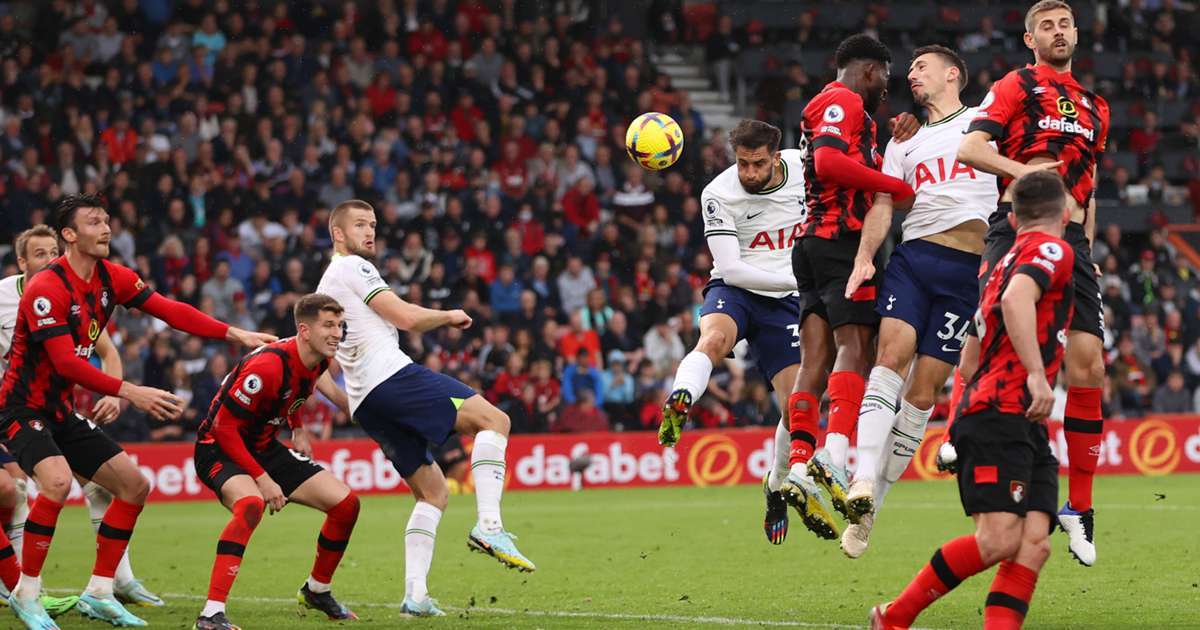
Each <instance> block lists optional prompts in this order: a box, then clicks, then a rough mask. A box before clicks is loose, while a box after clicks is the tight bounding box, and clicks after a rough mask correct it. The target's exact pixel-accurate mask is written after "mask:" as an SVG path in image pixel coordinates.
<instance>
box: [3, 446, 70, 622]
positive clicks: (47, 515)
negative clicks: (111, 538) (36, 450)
mask: <svg viewBox="0 0 1200 630" xmlns="http://www.w3.org/2000/svg"><path fill="white" fill-rule="evenodd" d="M33 479H34V481H36V482H37V485H38V497H37V499H36V500H35V501H34V503H33V507H32V508H30V510H29V518H28V519H27V520H26V522H25V536H26V538H28V541H27V542H29V543H30V544H28V545H25V546H24V548H23V550H22V554H21V578H20V580H19V581H18V582H17V586H16V588H14V589H12V591H13V592H12V596H11V597H10V598H9V600H8V601H9V605H10V606H11V607H12V609H13V613H14V614H16V615H17V618H19V619H20V620H21V622H22V623H24V624H25V625H26V627H28V628H41V629H51V628H57V627H58V626H57V625H56V624H55V623H54V622H53V621H52V620H51V619H50V617H49V616H48V615H47V614H46V610H45V608H44V607H43V606H42V603H41V601H39V599H40V595H41V592H42V566H43V565H44V564H45V563H46V556H47V554H49V552H50V544H51V541H52V540H53V538H54V528H55V526H56V525H57V524H58V514H59V512H61V511H62V508H63V502H64V501H66V500H67V494H68V493H70V491H71V481H72V476H71V467H70V466H68V465H67V459H66V458H65V457H63V456H62V455H54V456H51V457H47V458H45V459H43V460H41V461H39V462H37V463H36V464H35V465H34V467H33Z"/></svg>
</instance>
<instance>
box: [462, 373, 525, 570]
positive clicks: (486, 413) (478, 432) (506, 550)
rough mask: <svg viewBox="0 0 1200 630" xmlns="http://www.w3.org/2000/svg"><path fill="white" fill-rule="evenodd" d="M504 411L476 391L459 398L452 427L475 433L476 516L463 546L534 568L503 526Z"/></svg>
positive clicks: (506, 562) (516, 566)
mask: <svg viewBox="0 0 1200 630" xmlns="http://www.w3.org/2000/svg"><path fill="white" fill-rule="evenodd" d="M511 426H512V425H511V422H510V421H509V419H508V414H506V413H504V412H503V411H500V410H499V409H497V408H496V406H495V405H493V404H492V403H490V402H488V401H487V399H485V398H484V397H483V396H480V395H479V394H476V395H474V396H471V397H470V398H468V399H466V400H464V401H462V403H461V404H460V406H459V408H458V417H457V418H456V419H455V421H454V430H455V431H457V432H458V434H459V435H473V436H475V443H474V444H473V445H472V447H471V477H472V478H473V479H474V481H475V507H476V511H477V512H478V515H479V520H478V522H476V524H475V527H474V528H472V529H471V533H470V535H469V536H468V537H467V546H468V547H470V548H471V549H472V550H474V551H479V552H482V553H486V554H488V555H490V556H492V557H494V558H496V559H497V560H499V561H500V563H501V564H503V565H505V566H507V567H509V568H510V569H518V570H520V571H534V570H536V569H537V566H535V565H534V564H533V562H532V561H530V560H529V558H526V557H525V555H524V554H522V553H521V551H520V550H518V549H517V545H516V542H515V541H516V539H517V537H516V536H515V535H513V534H512V533H510V532H507V531H505V530H504V522H503V520H502V519H501V518H500V499H501V496H502V495H503V493H504V471H505V468H506V465H505V460H504V452H505V449H506V448H507V447H508V432H509V429H510V427H511Z"/></svg>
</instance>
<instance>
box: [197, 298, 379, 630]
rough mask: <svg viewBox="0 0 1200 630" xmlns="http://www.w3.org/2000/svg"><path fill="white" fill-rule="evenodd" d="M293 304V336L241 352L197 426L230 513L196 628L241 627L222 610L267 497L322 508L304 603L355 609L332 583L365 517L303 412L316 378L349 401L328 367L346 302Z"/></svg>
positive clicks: (338, 613)
mask: <svg viewBox="0 0 1200 630" xmlns="http://www.w3.org/2000/svg"><path fill="white" fill-rule="evenodd" d="M293 314H294V317H295V319H296V336H295V337H291V338H288V339H281V340H279V341H276V342H274V343H271V344H267V345H265V346H263V347H261V348H258V349H257V350H255V351H253V352H251V353H250V354H248V355H246V356H245V357H243V358H242V360H241V361H240V362H238V364H237V365H236V366H234V368H233V370H231V371H230V372H229V374H228V375H226V377H225V379H224V380H223V381H222V382H221V389H220V391H219V392H218V393H217V396H216V398H214V399H213V402H212V405H211V406H210V407H209V409H208V416H207V417H206V418H205V419H204V422H203V423H202V424H201V425H200V429H199V431H197V432H196V459H195V461H196V473H197V474H198V475H199V476H200V480H201V481H203V482H204V485H206V486H208V487H209V488H211V489H212V491H213V492H215V493H217V498H218V499H220V501H221V504H222V505H224V506H225V507H226V508H227V509H229V511H230V512H232V513H233V516H232V518H230V519H229V523H228V524H226V525H225V529H224V530H222V531H221V538H220V540H219V541H218V542H217V559H216V561H215V562H214V563H213V570H212V578H211V580H210V581H209V585H208V602H207V603H206V604H205V606H204V610H203V611H202V612H201V613H200V617H199V618H198V619H196V624H195V626H193V627H194V628H195V630H237V626H235V625H233V624H232V623H230V621H229V619H228V618H227V617H226V616H225V600H226V599H228V598H229V589H230V588H231V587H232V586H233V580H234V579H235V578H236V577H237V574H238V568H239V567H240V566H241V564H242V555H243V554H244V553H245V551H246V544H247V543H249V542H250V536H251V535H252V534H253V533H254V528H255V527H257V526H258V523H259V521H260V520H261V519H262V515H263V510H264V509H265V508H267V507H269V508H270V509H271V513H272V514H274V513H275V512H278V511H279V510H282V509H283V507H284V505H285V504H287V503H299V504H300V505H307V506H309V507H312V508H315V509H317V510H320V511H322V512H324V513H325V524H324V525H322V526H321V534H320V536H318V537H317V559H316V561H315V562H314V563H313V569H312V574H311V575H310V576H309V578H308V581H307V582H305V583H304V584H303V585H301V587H300V591H299V593H298V594H297V598H298V599H299V601H300V603H301V605H303V606H305V607H307V608H311V609H315V610H319V611H321V612H323V613H325V614H326V615H328V616H329V618H330V619H358V616H357V615H355V614H354V613H353V612H351V611H350V610H349V609H348V608H346V607H345V606H343V605H341V604H340V603H338V601H337V600H336V599H334V597H333V592H332V591H331V590H330V586H329V583H330V582H331V581H332V580H333V572H334V570H335V569H337V565H338V563H339V562H341V559H342V554H344V553H345V551H346V545H347V543H349V542H350V534H351V532H352V531H354V523H355V522H356V521H357V520H358V509H359V504H358V496H356V495H355V494H354V493H353V492H351V490H350V488H349V487H347V486H346V484H344V483H342V482H341V481H340V480H339V479H338V478H337V477H334V476H333V475H332V474H331V473H330V472H329V471H327V470H325V469H324V468H321V467H320V466H318V465H317V464H315V463H313V461H312V460H311V459H309V458H310V457H311V456H312V446H311V445H310V444H309V441H308V433H306V432H305V430H304V427H303V426H301V424H300V421H299V418H298V417H297V415H296V411H297V410H299V409H300V407H301V405H303V404H304V401H305V399H307V398H308V397H309V396H311V395H312V392H313V386H314V385H315V386H316V387H317V388H319V389H320V390H321V393H322V394H324V395H325V396H326V398H329V399H330V400H332V401H334V402H335V403H337V404H338V405H339V406H341V407H343V408H345V407H346V406H347V403H346V394H345V392H343V391H342V390H340V389H338V387H337V385H335V384H334V383H333V379H331V378H330V377H329V374H328V372H326V369H327V368H328V367H329V361H330V359H332V358H333V356H334V354H335V353H336V352H337V346H338V342H340V341H341V339H342V307H341V306H340V305H338V303H337V302H336V301H334V299H333V298H331V297H329V296H327V295H321V294H319V293H311V294H309V295H306V296H304V297H302V298H300V299H299V300H298V301H297V302H296V306H295V308H294V309H293ZM283 424H287V425H288V427H289V428H290V429H291V430H292V448H290V449H289V448H287V447H286V446H284V445H283V444H282V443H280V442H279V440H278V439H276V436H277V435H278V433H279V427H280V425H283Z"/></svg>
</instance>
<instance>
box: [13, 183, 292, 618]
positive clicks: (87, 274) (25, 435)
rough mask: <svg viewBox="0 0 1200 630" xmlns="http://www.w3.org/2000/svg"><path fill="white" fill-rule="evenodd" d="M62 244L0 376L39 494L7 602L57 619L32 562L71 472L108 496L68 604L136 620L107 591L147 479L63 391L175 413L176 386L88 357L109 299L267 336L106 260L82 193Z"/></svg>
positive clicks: (214, 329) (233, 332)
mask: <svg viewBox="0 0 1200 630" xmlns="http://www.w3.org/2000/svg"><path fill="white" fill-rule="evenodd" d="M55 221H56V227H57V231H58V236H59V238H60V239H61V240H62V241H63V242H64V243H66V250H67V253H66V254H65V255H64V256H60V257H59V258H57V259H55V260H54V261H52V262H51V263H50V264H49V265H48V266H47V267H46V269H44V270H43V272H42V273H39V274H37V275H35V276H33V277H32V278H31V279H30V280H29V282H28V283H27V284H26V285H25V293H24V295H23V296H22V297H21V303H20V307H19V312H18V315H17V326H16V330H15V332H14V334H13V342H12V349H11V350H10V351H9V355H8V360H9V367H8V371H7V372H5V374H4V381H3V384H0V440H3V442H4V445H5V446H6V447H7V448H8V450H9V452H11V453H12V455H13V457H15V458H16V460H17V462H18V463H19V464H20V465H21V468H22V469H23V470H24V471H25V472H26V474H28V475H29V476H30V477H32V478H33V479H34V481H36V482H37V485H38V489H39V491H40V492H39V494H38V497H37V500H36V501H35V502H34V503H33V506H32V507H31V508H30V511H29V517H28V519H27V520H26V522H25V539H26V542H27V543H29V544H26V545H25V546H24V549H23V550H22V562H21V579H20V582H19V583H18V585H17V587H16V589H14V591H13V594H12V597H10V598H9V603H10V605H11V607H12V609H13V612H14V613H16V615H17V617H18V618H20V619H21V621H22V622H23V623H25V625H26V626H28V627H30V628H39V629H47V628H56V627H57V626H56V625H55V624H54V622H53V621H51V620H50V619H49V618H48V617H47V615H46V612H45V610H43V608H42V605H41V604H40V602H39V601H38V595H39V593H40V592H41V571H42V565H43V564H44V562H45V559H46V555H47V554H48V553H49V550H50V544H51V540H52V538H53V536H54V526H55V524H56V523H57V521H58V513H59V511H61V510H62V507H63V501H64V500H66V498H67V493H68V492H69V491H70V488H71V482H72V474H75V475H78V476H79V477H80V478H82V479H85V480H88V481H95V482H96V483H97V484H99V485H100V486H101V487H103V488H105V489H107V490H109V491H110V492H112V494H113V495H114V498H113V502H112V505H111V506H109V508H108V510H107V511H106V512H105V514H104V518H103V520H102V522H101V523H100V527H99V530H98V533H97V536H96V542H97V551H96V564H95V566H94V568H93V570H92V578H91V581H90V582H89V583H88V586H87V589H86V590H85V591H84V593H83V594H82V595H81V596H80V598H79V603H78V604H77V605H76V607H77V608H78V609H79V610H80V612H82V613H83V614H84V615H87V616H89V617H92V618H95V619H99V620H102V621H107V622H109V623H112V624H113V625H119V626H135V625H136V626H140V625H145V623H146V622H145V621H143V620H141V619H139V618H138V617H136V616H134V615H133V614H131V613H130V612H129V611H127V610H125V607H124V606H122V605H121V603H120V602H118V601H117V599H116V598H115V597H114V596H113V576H114V574H115V572H116V568H117V564H118V563H119V562H120V559H121V555H122V554H123V553H124V552H125V548H126V546H127V545H128V544H129V539H130V537H131V536H132V534H133V528H134V524H135V523H136V522H137V517H138V514H140V513H141V510H142V506H143V504H144V503H145V501H146V494H147V492H148V491H149V485H148V484H147V482H146V479H145V477H143V476H142V474H141V472H139V471H138V469H137V467H136V466H135V465H134V463H133V460H131V459H130V458H129V456H128V455H126V454H125V451H124V450H122V449H121V447H120V445H118V444H117V443H116V442H114V441H113V440H112V439H111V438H109V437H108V436H107V435H105V434H104V432H103V431H101V430H100V429H99V428H98V427H96V425H95V424H94V423H93V422H92V421H91V420H88V419H86V418H84V417H83V416H81V415H79V414H78V413H77V412H76V411H75V410H74V409H72V408H71V391H72V389H73V388H74V386H75V385H77V384H78V385H82V386H83V387H86V388H88V389H90V390H92V391H95V392H97V393H100V394H103V395H107V396H120V397H121V398H124V399H126V400H128V401H130V402H131V403H133V404H134V406H136V407H138V408H139V409H142V410H144V411H146V412H147V413H149V414H151V415H152V416H154V417H157V418H171V417H174V416H176V415H178V414H179V413H180V411H182V408H181V401H180V400H179V399H178V397H176V396H175V395H174V394H172V393H170V392H166V391H162V390H158V389H154V388H151V387H144V386H140V385H134V384H133V383H129V382H125V381H121V380H120V379H118V378H115V377H113V376H110V375H108V374H105V373H103V372H101V371H100V370H98V369H96V368H95V367H92V365H91V364H89V363H88V362H87V361H86V360H85V359H86V358H87V357H90V356H91V355H92V353H93V352H95V348H96V340H97V339H98V338H99V336H100V331H101V330H103V329H104V327H105V326H106V325H107V324H108V321H109V318H110V317H111V315H112V310H113V309H114V308H116V305H117V304H122V305H125V306H126V307H128V308H139V309H141V310H143V311H145V312H147V313H149V314H151V315H154V316H155V317H158V318H160V319H162V320H163V321H164V322H166V323H167V324H168V325H169V326H171V327H173V328H177V329H178V330H182V331H184V332H188V333H191V334H195V335H200V336H203V337H208V338H214V339H228V340H230V341H236V342H239V343H242V344H245V345H249V346H258V345H261V344H263V343H265V342H268V341H273V340H274V339H275V338H274V337H272V336H270V335H263V334H260V333H252V332H247V331H244V330H241V329H238V328H233V327H231V326H229V325H227V324H223V323H221V322H218V321H216V320H214V319H212V318H210V317H208V316H207V315H205V314H203V313H201V312H200V311H197V310H196V309H194V308H192V307H191V306H188V305H186V304H183V303H181V302H175V301H173V300H169V299H167V298H164V297H162V296H161V295H159V294H157V293H155V292H154V291H153V290H151V289H150V288H149V287H147V286H146V285H145V283H144V282H142V280H141V279H140V278H138V276H137V274H136V273H135V272H134V271H132V270H131V269H129V268H127V267H122V266H120V265H115V264H113V263H110V262H108V261H107V260H106V258H107V256H108V249H109V239H110V238H111V237H112V233H111V230H110V229H109V226H108V212H106V211H105V209H104V205H103V202H101V201H100V200H99V199H98V198H96V197H92V196H88V195H68V196H67V197H65V198H64V199H63V201H61V202H60V203H59V205H58V207H57V208H56V210H55Z"/></svg>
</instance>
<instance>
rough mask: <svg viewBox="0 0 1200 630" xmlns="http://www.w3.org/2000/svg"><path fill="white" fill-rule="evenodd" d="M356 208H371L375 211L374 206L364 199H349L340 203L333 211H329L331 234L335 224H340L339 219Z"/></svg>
mask: <svg viewBox="0 0 1200 630" xmlns="http://www.w3.org/2000/svg"><path fill="white" fill-rule="evenodd" d="M354 209H357V210H370V211H371V212H374V211H375V207H374V206H372V205H371V204H369V203H367V202H365V201H363V200H362V199H347V200H346V201H343V202H342V203H339V204H338V205H336V206H334V207H333V211H332V212H330V213H329V232H330V234H332V233H333V226H335V225H337V224H338V221H340V220H341V218H342V215H344V214H346V213H347V212H349V211H350V210H354ZM339 227H340V226H339Z"/></svg>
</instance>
